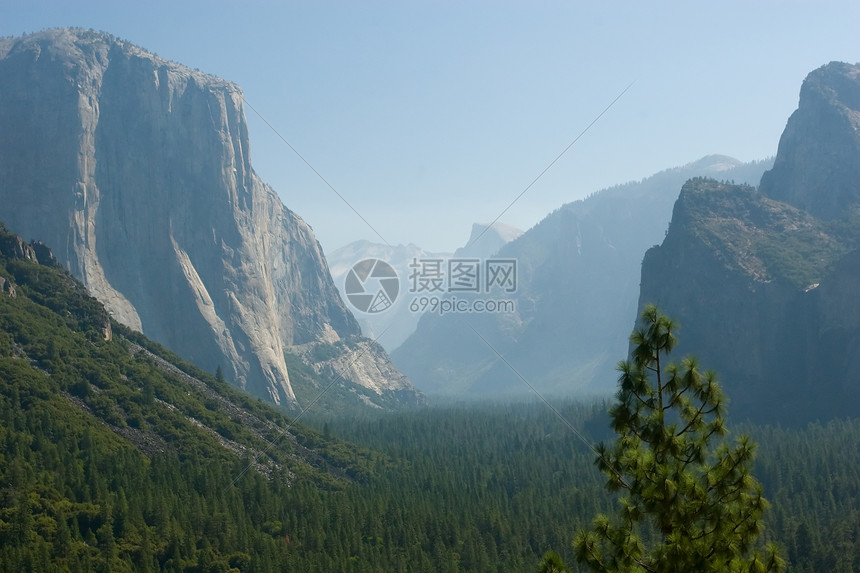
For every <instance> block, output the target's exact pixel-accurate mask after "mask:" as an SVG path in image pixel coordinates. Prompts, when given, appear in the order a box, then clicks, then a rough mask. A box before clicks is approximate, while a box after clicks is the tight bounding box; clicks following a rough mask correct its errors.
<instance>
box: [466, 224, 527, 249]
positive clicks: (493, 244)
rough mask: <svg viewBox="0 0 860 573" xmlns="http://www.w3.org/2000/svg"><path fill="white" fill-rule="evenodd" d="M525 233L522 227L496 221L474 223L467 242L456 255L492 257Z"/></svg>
mask: <svg viewBox="0 0 860 573" xmlns="http://www.w3.org/2000/svg"><path fill="white" fill-rule="evenodd" d="M522 234H523V231H522V229H518V228H517V227H514V226H513V225H509V224H507V223H503V222H501V221H496V222H495V223H473V224H472V233H471V235H470V236H469V240H468V241H467V242H466V244H465V245H464V246H462V247H460V248H459V249H457V250H456V251H455V252H454V256H455V257H491V256H493V255H494V254H496V253H497V252H498V251H499V249H501V248H502V247H504V246H505V245H506V244H508V243H510V242H511V241H513V240H515V239H517V238H518V237H519V236H520V235H522Z"/></svg>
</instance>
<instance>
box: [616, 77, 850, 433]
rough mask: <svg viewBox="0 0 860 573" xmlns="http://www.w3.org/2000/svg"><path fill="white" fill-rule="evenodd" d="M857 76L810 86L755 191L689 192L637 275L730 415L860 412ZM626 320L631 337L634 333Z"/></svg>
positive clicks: (794, 417) (643, 294) (699, 184)
mask: <svg viewBox="0 0 860 573" xmlns="http://www.w3.org/2000/svg"><path fill="white" fill-rule="evenodd" d="M858 104H860V68H858V67H857V66H850V65H847V64H829V65H828V66H825V67H823V68H820V69H818V70H816V71H814V72H812V73H811V74H810V75H809V77H808V78H807V80H806V81H805V82H804V85H803V88H802V90H801V97H800V106H799V108H798V110H797V111H796V112H795V113H794V114H793V115H792V116H791V118H790V119H789V121H788V124H787V126H786V129H785V133H784V134H783V136H782V139H781V141H780V146H779V155H777V157H776V160H775V162H774V167H773V169H772V170H771V171H769V172H767V173H765V175H764V176H763V177H762V182H761V186H760V188H759V190H756V189H754V188H752V187H746V186H737V185H729V184H725V183H718V182H716V181H713V180H705V179H694V180H691V181H689V182H688V183H687V184H686V185H685V186H684V188H683V190H682V192H681V195H680V197H679V198H678V201H677V202H676V203H675V207H674V212H673V215H672V223H671V225H670V227H669V232H668V234H667V236H666V238H665V240H664V241H663V244H662V245H661V246H659V247H654V248H653V249H651V250H649V251H648V252H647V253H646V255H645V258H644V261H643V264H642V283H641V291H640V299H639V301H640V302H639V306H640V309H641V308H642V306H643V305H644V304H646V303H649V302H653V303H655V304H657V305H658V306H659V307H661V310H662V311H663V312H665V313H666V314H668V315H670V316H672V317H673V318H675V319H677V320H678V321H679V322H680V324H681V331H680V333H679V338H680V344H679V347H678V349H677V350H676V352H675V353H676V355H677V358H680V357H681V356H683V355H684V354H686V353H688V352H689V353H693V354H695V355H697V356H698V357H699V358H700V359H701V363H702V365H703V366H705V367H708V368H714V369H715V370H717V371H718V372H719V373H720V375H721V379H722V381H723V384H724V386H725V387H726V389H727V392H728V395H729V396H730V397H731V399H732V405H731V406H730V410H731V412H732V414H733V415H735V416H738V417H742V418H752V419H754V420H757V421H767V422H780V423H789V424H790V423H800V422H806V421H809V420H815V419H827V418H832V417H839V416H846V415H856V403H857V401H858V400H860V379H858V374H857V373H858V372H860V298H858V293H860V208H858V207H860V193H858V189H860V187H858V184H857V181H858V180H860V145H858V142H860V136H858V129H860V122H858V121H857V119H858V117H860V116H858V112H857V110H858V109H860V105H858ZM632 318H633V317H632V316H631V324H632V323H633V321H632Z"/></svg>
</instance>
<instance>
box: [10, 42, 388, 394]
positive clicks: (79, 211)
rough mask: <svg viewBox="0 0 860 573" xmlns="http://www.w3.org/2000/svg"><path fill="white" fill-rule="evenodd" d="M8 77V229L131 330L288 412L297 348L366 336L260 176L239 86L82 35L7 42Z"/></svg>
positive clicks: (302, 232)
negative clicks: (49, 251) (43, 247)
mask: <svg viewBox="0 0 860 573" xmlns="http://www.w3.org/2000/svg"><path fill="white" fill-rule="evenodd" d="M0 75H2V77H3V78H4V81H3V85H2V86H0V219H2V220H5V221H6V223H7V224H8V225H9V227H10V228H12V229H13V230H14V231H15V232H17V233H18V234H20V235H23V236H26V237H32V238H36V239H38V240H40V241H44V243H46V244H49V245H51V246H52V247H53V248H54V251H55V254H56V255H57V258H58V259H59V260H60V261H61V263H62V264H63V265H65V266H66V267H67V268H68V269H69V270H70V271H71V272H72V273H73V274H74V275H75V276H77V277H79V278H80V279H81V280H82V281H83V282H84V284H85V285H86V286H87V288H88V289H89V290H90V292H92V294H93V295H94V296H95V297H97V298H98V299H100V300H101V301H102V302H103V303H104V304H105V306H106V307H107V308H108V309H109V311H110V312H111V313H112V315H113V316H114V317H115V318H116V319H117V320H119V321H120V322H122V323H124V324H126V325H128V326H130V327H132V328H135V329H137V330H141V331H142V332H144V333H145V334H146V335H147V336H149V337H151V338H153V339H155V340H158V341H159V342H161V343H163V344H165V345H166V346H167V347H169V348H170V349H171V350H173V351H175V352H177V353H179V354H181V355H182V356H184V357H185V358H187V359H189V360H191V361H193V362H195V363H196V364H198V365H199V366H201V367H203V368H206V369H208V370H212V371H214V370H215V368H216V367H217V366H218V365H221V366H222V368H223V369H224V373H225V377H227V378H228V379H230V380H232V381H234V382H235V383H237V384H238V385H239V386H241V387H244V388H245V389H247V390H248V391H250V392H251V393H253V394H256V395H258V396H263V397H267V398H268V399H270V400H272V401H274V402H276V403H287V404H289V403H293V404H294V403H295V401H296V397H295V393H294V391H293V388H292V386H291V383H290V377H289V373H288V371H287V366H286V363H285V359H284V351H285V349H286V348H288V347H290V346H293V345H301V344H306V343H309V342H313V341H319V340H325V341H328V342H333V341H336V340H338V339H340V338H341V337H344V336H354V335H358V334H360V331H359V327H358V324H357V323H356V321H355V319H354V318H353V316H352V315H351V314H350V313H349V311H348V310H347V309H346V308H345V307H344V305H343V303H342V302H341V300H340V297H339V296H338V294H337V291H336V289H335V287H334V285H333V283H332V280H331V278H330V276H329V273H328V268H327V266H326V262H325V259H324V257H323V254H322V250H321V248H320V246H319V244H318V243H317V241H316V239H315V238H314V235H313V232H312V230H311V228H310V226H309V225H308V224H307V223H305V222H304V221H303V220H302V219H301V218H300V217H298V216H297V215H296V214H295V213H293V212H291V211H290V210H289V209H287V208H286V207H284V205H283V204H282V203H281V201H280V199H279V198H278V196H277V194H276V193H275V192H274V191H273V190H272V189H271V188H270V187H269V186H268V185H266V184H265V183H263V181H261V180H260V178H259V177H258V176H257V175H256V173H255V172H254V171H253V169H252V167H251V163H250V142H249V139H248V128H247V124H246V122H245V116H244V111H243V98H242V93H241V91H240V89H239V87H238V86H236V85H235V84H232V83H230V82H227V81H224V80H221V79H218V78H215V77H212V76H209V75H206V74H203V73H201V72H198V71H194V70H190V69H188V68H186V67H184V66H181V65H179V64H176V63H173V62H168V61H165V60H163V59H161V58H159V57H158V56H155V55H153V54H151V53H148V52H146V51H144V50H142V49H140V48H138V47H136V46H133V45H131V44H129V43H127V42H124V41H122V40H119V39H117V38H114V37H112V36H109V35H107V34H103V33H99V32H93V31H85V30H77V29H73V30H72V29H58V30H48V31H44V32H40V33H38V34H34V35H31V36H26V37H23V38H18V39H6V40H0ZM376 359H377V360H379V361H380V362H382V363H387V361H388V358H387V356H386V355H385V354H384V353H381V354H378V355H376ZM379 384H382V385H385V384H386V381H384V380H380V381H379Z"/></svg>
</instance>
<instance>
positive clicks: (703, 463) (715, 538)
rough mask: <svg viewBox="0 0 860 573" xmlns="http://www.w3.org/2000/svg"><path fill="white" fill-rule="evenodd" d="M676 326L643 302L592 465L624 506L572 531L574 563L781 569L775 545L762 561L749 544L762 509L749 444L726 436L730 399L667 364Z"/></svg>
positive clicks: (679, 569) (686, 369) (691, 363)
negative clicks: (612, 435)
mask: <svg viewBox="0 0 860 573" xmlns="http://www.w3.org/2000/svg"><path fill="white" fill-rule="evenodd" d="M676 327H677V325H676V324H675V323H674V322H673V321H672V320H671V319H669V318H667V317H666V316H663V315H661V314H660V313H659V311H658V310H657V308H656V307H655V306H653V305H648V306H647V307H646V308H645V309H644V311H643V312H642V317H641V326H640V327H638V328H636V329H635V330H634V331H633V333H632V334H631V335H630V340H631V342H632V344H633V354H632V360H630V361H624V362H620V363H619V364H618V370H619V371H620V373H621V375H620V377H619V384H620V388H619V390H618V393H617V402H616V403H615V405H614V406H613V407H612V408H611V410H610V416H611V418H612V427H613V429H614V430H615V432H616V433H617V434H618V439H617V440H616V441H615V443H614V444H612V445H611V446H610V447H606V446H604V445H603V444H600V445H599V446H598V447H597V452H598V458H597V461H596V463H597V465H598V467H599V468H600V469H601V471H603V472H604V473H606V474H607V475H608V476H609V481H608V482H607V488H608V489H609V490H610V491H618V492H621V493H622V497H621V498H620V500H619V504H620V506H621V507H620V511H619V515H618V517H617V518H616V519H615V520H610V519H609V518H608V517H607V516H605V515H598V516H597V517H596V518H595V520H594V523H593V525H592V528H591V529H590V530H584V531H580V532H579V533H578V534H577V536H576V538H575V539H574V541H573V547H574V550H575V555H576V559H577V561H579V562H580V563H583V564H585V565H586V566H587V567H588V569H589V570H591V571H600V572H625V573H626V572H637V573H638V572H647V571H653V572H659V573H690V572H703V573H704V572H750V573H758V572H768V571H782V570H783V569H784V568H785V564H784V562H783V560H782V559H781V558H780V557H779V556H778V555H777V548H776V547H775V546H774V545H768V546H767V547H766V548H765V552H764V554H763V555H762V554H761V553H759V551H757V550H756V547H755V545H756V539H757V537H758V536H759V534H760V533H761V532H762V530H763V523H762V514H763V512H764V511H765V510H766V509H767V507H768V503H767V501H766V500H765V499H764V497H762V487H761V485H760V484H759V483H758V482H757V481H756V480H755V478H753V477H752V475H751V474H750V467H751V466H752V462H753V458H754V455H755V444H754V443H752V442H751V441H750V440H749V438H748V437H746V436H743V437H740V438H737V439H736V440H735V441H734V443H733V444H730V443H729V442H728V441H727V440H725V439H723V437H724V436H725V435H726V434H727V433H728V431H727V429H726V427H725V423H724V416H725V405H726V399H725V397H724V395H723V392H722V390H721V389H720V387H719V385H718V384H717V381H716V374H715V373H714V372H712V371H708V372H701V371H700V370H699V366H698V363H697V362H696V359H695V358H691V357H688V358H685V359H684V360H682V361H681V364H680V365H676V364H673V363H668V364H667V363H666V362H667V359H666V355H667V354H669V352H671V350H672V348H673V347H674V346H675V344H676V342H677V340H676V338H675V336H674V334H673V331H674V330H675V329H676ZM556 567H557V564H556Z"/></svg>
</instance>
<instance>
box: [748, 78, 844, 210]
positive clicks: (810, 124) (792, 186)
mask: <svg viewBox="0 0 860 573" xmlns="http://www.w3.org/2000/svg"><path fill="white" fill-rule="evenodd" d="M858 173H860V67H858V66H857V65H850V64H845V63H840V62H832V63H830V64H828V65H826V66H823V67H821V68H819V69H817V70H815V71H813V72H812V73H810V74H809V75H808V76H807V77H806V80H805V81H804V82H803V86H802V87H801V89H800V103H799V105H798V108H797V111H795V112H794V113H793V114H792V115H791V117H790V118H789V120H788V123H787V125H786V127H785V131H784V132H783V134H782V137H781V138H780V141H779V151H778V153H777V157H776V161H775V162H774V166H773V169H772V170H770V171H769V172H767V173H766V174H765V175H764V176H763V177H762V180H761V191H762V193H764V194H765V195H767V196H769V197H771V198H773V199H777V200H778V201H783V202H785V203H789V204H790V205H794V206H795V207H799V208H800V209H803V210H805V211H807V212H809V213H811V214H813V215H815V216H816V217H819V218H822V219H835V218H839V217H841V216H842V215H844V213H845V210H846V208H848V207H850V206H852V205H860V177H858V176H857V175H858Z"/></svg>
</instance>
